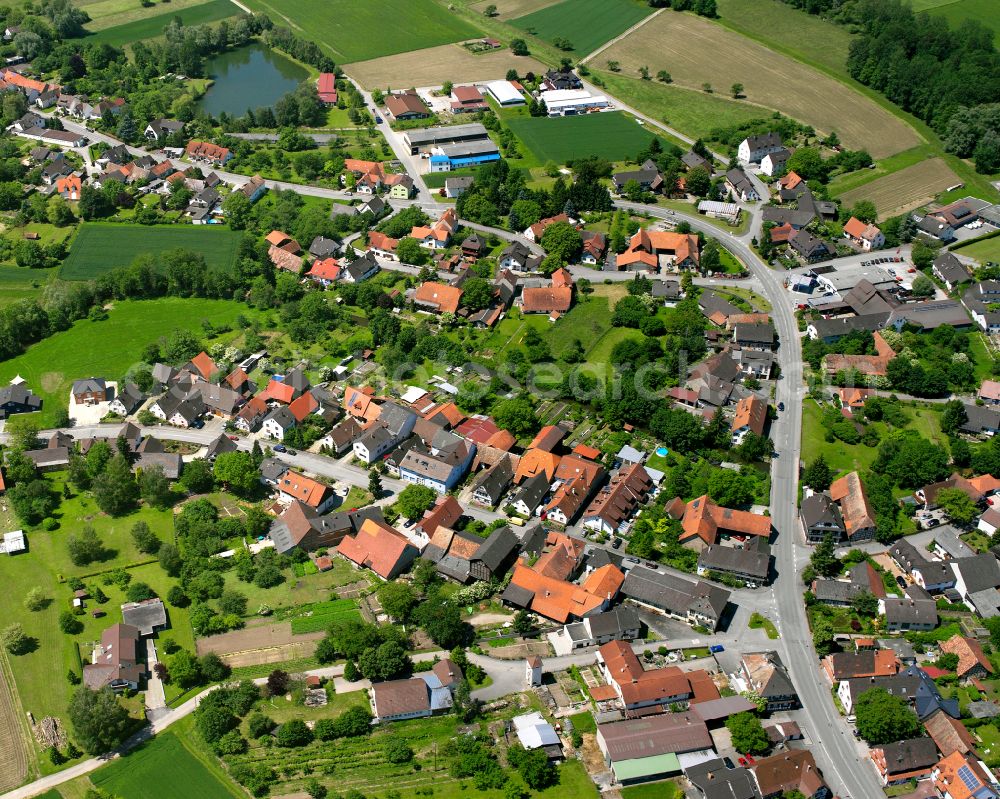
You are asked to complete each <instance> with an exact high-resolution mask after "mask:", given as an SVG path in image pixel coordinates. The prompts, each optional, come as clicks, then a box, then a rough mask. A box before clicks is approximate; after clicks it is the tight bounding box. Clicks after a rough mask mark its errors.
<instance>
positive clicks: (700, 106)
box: [595, 70, 763, 149]
mask: <svg viewBox="0 0 1000 799" xmlns="http://www.w3.org/2000/svg"><path fill="white" fill-rule="evenodd" d="M595 71H597V70H595ZM600 77H601V80H602V81H603V82H604V83H605V85H606V87H607V89H608V91H609V92H610V93H611V94H612V95H614V96H615V97H617V98H619V99H621V100H622V101H623V102H625V103H626V104H628V105H630V106H632V107H634V108H638V109H639V110H640V111H643V112H644V113H645V114H647V115H648V116H650V117H652V118H653V119H656V120H659V121H660V122H662V123H664V124H665V125H669V126H670V127H672V128H675V129H676V130H679V131H680V132H681V133H684V134H686V135H688V136H690V137H691V138H694V139H707V138H708V136H709V134H710V133H711V132H712V131H713V130H715V129H716V128H719V127H730V126H732V125H740V124H742V123H744V122H749V121H750V120H752V119H759V118H760V117H761V115H762V113H763V112H762V111H761V109H760V108H757V107H756V106H753V105H748V104H747V103H744V102H740V101H738V100H731V99H729V98H728V97H726V96H723V95H721V94H706V93H705V92H703V91H701V90H700V89H698V90H695V89H686V88H683V87H681V86H675V85H672V84H669V85H668V84H665V83H658V82H656V81H647V80H642V79H640V78H639V77H638V76H636V77H629V76H626V75H622V74H619V73H615V72H605V71H600ZM664 135H665V136H666V134H664ZM675 143H676V144H678V146H681V147H684V148H685V149H686V148H687V147H688V145H687V144H685V143H684V142H680V141H677V142H675Z"/></svg>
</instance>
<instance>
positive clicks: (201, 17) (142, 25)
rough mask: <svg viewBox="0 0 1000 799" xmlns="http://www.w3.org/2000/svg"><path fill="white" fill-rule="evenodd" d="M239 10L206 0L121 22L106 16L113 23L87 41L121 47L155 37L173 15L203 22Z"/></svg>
mask: <svg viewBox="0 0 1000 799" xmlns="http://www.w3.org/2000/svg"><path fill="white" fill-rule="evenodd" d="M119 5H120V3H119ZM239 13H240V9H239V7H238V6H236V4H235V3H232V2H230V0H208V2H207V3H200V4H198V5H189V6H187V7H185V8H181V9H174V8H173V7H172V6H171V10H170V11H168V12H166V13H161V14H157V15H155V16H143V17H141V18H139V19H135V20H133V21H132V22H126V23H124V24H121V23H119V22H117V19H120V18H116V19H113V20H110V21H115V22H116V24H114V26H113V27H105V28H102V29H101V30H98V31H97V32H96V33H94V34H93V35H92V36H88V37H87V41H88V42H101V43H104V44H110V45H111V46H113V47H124V46H125V45H127V44H131V43H132V42H138V41H141V40H142V39H155V38H157V37H158V36H162V35H163V29H164V28H165V27H167V25H169V24H170V22H171V21H172V20H173V19H174V18H175V17H180V18H181V20H182V21H183V22H184V24H185V25H205V24H207V23H209V22H218V21H219V20H223V19H228V18H229V17H235V16H236V15H237V14H239Z"/></svg>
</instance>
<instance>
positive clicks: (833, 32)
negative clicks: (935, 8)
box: [716, 0, 919, 77]
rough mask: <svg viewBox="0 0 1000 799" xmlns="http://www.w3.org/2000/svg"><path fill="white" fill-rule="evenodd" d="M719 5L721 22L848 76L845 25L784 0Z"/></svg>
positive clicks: (719, 0) (730, 0) (721, 0)
mask: <svg viewBox="0 0 1000 799" xmlns="http://www.w3.org/2000/svg"><path fill="white" fill-rule="evenodd" d="M917 1H918V2H919V0H917ZM716 5H717V6H718V9H719V19H718V22H719V24H721V25H724V26H725V27H727V28H732V29H733V30H735V31H738V32H739V33H742V34H744V35H745V36H749V37H750V38H751V39H756V40H757V41H759V42H762V43H763V44H766V45H767V46H768V47H771V48H772V49H774V50H776V51H777V52H784V53H787V54H788V55H791V56H792V57H793V58H797V59H798V60H801V61H806V62H815V63H817V64H819V65H820V66H823V67H825V68H827V69H829V70H830V71H832V72H834V73H837V74H839V75H842V76H845V77H846V75H847V48H848V47H849V46H850V44H851V38H852V37H851V34H850V31H849V29H848V28H847V27H846V26H844V25H837V24H835V23H832V22H829V21H827V20H825V19H823V18H822V17H819V16H817V15H816V14H809V13H807V12H805V11H800V10H799V9H797V8H793V7H792V6H789V5H787V4H786V3H783V2H781V0H755V2H753V3H747V2H745V0H716Z"/></svg>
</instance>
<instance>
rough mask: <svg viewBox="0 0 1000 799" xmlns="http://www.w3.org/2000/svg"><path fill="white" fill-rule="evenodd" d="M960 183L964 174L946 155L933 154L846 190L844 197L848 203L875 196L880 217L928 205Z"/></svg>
mask: <svg viewBox="0 0 1000 799" xmlns="http://www.w3.org/2000/svg"><path fill="white" fill-rule="evenodd" d="M956 183H961V180H960V178H959V177H958V175H956V174H955V173H954V172H953V171H952V169H951V167H950V166H948V164H947V163H946V162H945V160H944V159H943V158H930V159H928V160H926V161H921V162H920V163H917V164H914V165H913V166H908V167H906V168H905V169H900V170H899V171H898V172H893V173H892V174H889V175H886V176H885V177H882V178H878V179H877V180H873V181H872V182H871V183H866V184H864V185H863V186H860V187H859V188H856V189H852V190H851V191H848V192H844V193H843V194H841V195H840V199H841V200H842V201H843V203H844V205H845V206H847V207H850V206H853V205H854V204H855V203H856V202H857V201H858V200H871V201H872V202H873V203H875V207H876V208H877V209H878V215H879V219H885V218H886V217H890V216H895V215H896V214H901V213H904V212H906V211H912V210H913V209H914V208H919V207H920V206H921V205H926V204H927V203H929V202H930V201H931V200H933V199H934V197H935V195H937V194H939V193H940V192H943V191H944V190H945V189H947V188H948V187H949V186H953V185H955V184H956Z"/></svg>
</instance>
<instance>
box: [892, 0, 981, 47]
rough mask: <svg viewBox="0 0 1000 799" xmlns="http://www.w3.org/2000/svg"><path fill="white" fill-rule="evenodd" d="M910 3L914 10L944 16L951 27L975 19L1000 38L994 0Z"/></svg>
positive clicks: (930, 0) (923, 0) (941, 0)
mask: <svg viewBox="0 0 1000 799" xmlns="http://www.w3.org/2000/svg"><path fill="white" fill-rule="evenodd" d="M911 5H912V6H913V10H914V11H926V12H927V13H928V14H930V15H932V16H935V17H944V18H945V19H946V20H947V21H948V25H949V26H950V27H952V28H958V27H959V26H961V25H962V23H963V22H966V21H967V20H975V21H976V22H980V23H982V24H983V25H985V26H986V27H987V28H989V29H990V30H992V31H993V33H994V36H996V37H998V38H1000V14H997V4H996V3H995V2H994V0H912V3H911Z"/></svg>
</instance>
